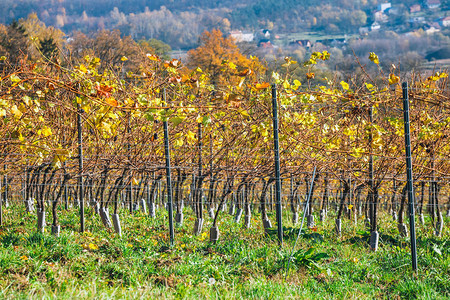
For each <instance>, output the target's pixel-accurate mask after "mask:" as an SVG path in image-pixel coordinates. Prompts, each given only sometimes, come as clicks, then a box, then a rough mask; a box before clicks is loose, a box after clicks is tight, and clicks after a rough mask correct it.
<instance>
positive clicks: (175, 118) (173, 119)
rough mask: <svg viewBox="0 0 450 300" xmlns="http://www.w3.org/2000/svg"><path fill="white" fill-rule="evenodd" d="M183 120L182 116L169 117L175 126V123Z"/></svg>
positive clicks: (177, 123)
mask: <svg viewBox="0 0 450 300" xmlns="http://www.w3.org/2000/svg"><path fill="white" fill-rule="evenodd" d="M183 120H184V118H180V117H173V118H170V120H169V121H170V122H172V123H173V125H175V126H177V125H179V124H180V123H181V122H183Z"/></svg>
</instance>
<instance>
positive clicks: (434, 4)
mask: <svg viewBox="0 0 450 300" xmlns="http://www.w3.org/2000/svg"><path fill="white" fill-rule="evenodd" d="M425 5H426V7H428V8H429V9H436V8H439V7H440V6H441V1H440V0H425Z"/></svg>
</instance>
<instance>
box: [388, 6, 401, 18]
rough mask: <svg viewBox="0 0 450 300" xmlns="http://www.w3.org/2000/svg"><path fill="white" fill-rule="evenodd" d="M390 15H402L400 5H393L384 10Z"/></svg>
mask: <svg viewBox="0 0 450 300" xmlns="http://www.w3.org/2000/svg"><path fill="white" fill-rule="evenodd" d="M384 12H385V13H386V14H388V15H390V16H391V15H393V16H398V15H400V9H399V8H398V7H391V8H388V9H386V10H385V11H384Z"/></svg>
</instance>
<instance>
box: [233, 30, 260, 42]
mask: <svg viewBox="0 0 450 300" xmlns="http://www.w3.org/2000/svg"><path fill="white" fill-rule="evenodd" d="M230 37H232V38H233V39H234V40H235V41H236V42H237V43H240V42H253V40H254V38H255V35H254V34H253V33H251V32H242V31H240V30H233V31H230Z"/></svg>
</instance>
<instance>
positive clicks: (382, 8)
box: [378, 2, 392, 12]
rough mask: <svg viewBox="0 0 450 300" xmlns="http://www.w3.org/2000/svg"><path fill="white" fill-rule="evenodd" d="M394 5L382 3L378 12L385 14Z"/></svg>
mask: <svg viewBox="0 0 450 300" xmlns="http://www.w3.org/2000/svg"><path fill="white" fill-rule="evenodd" d="M391 7H392V5H391V3H390V2H387V3H381V4H380V5H378V10H379V11H381V12H384V11H385V10H386V9H388V8H391Z"/></svg>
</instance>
